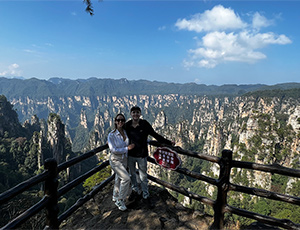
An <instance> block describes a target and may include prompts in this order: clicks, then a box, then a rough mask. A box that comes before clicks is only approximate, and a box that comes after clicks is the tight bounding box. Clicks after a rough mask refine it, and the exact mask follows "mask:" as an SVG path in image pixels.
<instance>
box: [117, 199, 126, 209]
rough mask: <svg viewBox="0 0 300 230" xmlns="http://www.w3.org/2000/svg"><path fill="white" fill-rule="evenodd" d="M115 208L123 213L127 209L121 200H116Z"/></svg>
mask: <svg viewBox="0 0 300 230" xmlns="http://www.w3.org/2000/svg"><path fill="white" fill-rule="evenodd" d="M115 204H116V206H117V207H118V209H120V210H121V211H125V210H126V209H127V207H126V205H125V203H124V201H123V200H117V201H116V202H115Z"/></svg>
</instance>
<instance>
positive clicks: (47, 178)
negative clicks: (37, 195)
mask: <svg viewBox="0 0 300 230" xmlns="http://www.w3.org/2000/svg"><path fill="white" fill-rule="evenodd" d="M149 144H150V145H152V146H156V147H158V146H163V145H161V144H159V143H158V142H155V141H150V142H149ZM167 147H169V148H171V149H173V150H175V151H176V152H177V153H179V154H182V155H185V156H188V157H195V158H198V159H202V160H206V161H210V162H212V163H217V164H218V165H219V166H220V172H219V178H218V179H215V178H211V177H208V176H205V175H203V174H200V173H197V172H193V171H190V170H188V169H186V168H182V167H179V168H178V169H176V170H175V171H176V172H178V173H181V174H184V175H186V176H189V177H192V178H195V179H198V180H201V181H204V182H207V183H209V184H211V185H214V186H216V187H217V191H218V192H217V199H216V200H213V199H211V198H208V197H204V196H200V195H198V194H195V193H192V192H190V191H188V190H187V189H186V188H184V187H180V186H177V185H173V184H171V183H169V182H166V181H163V180H160V179H158V178H155V177H153V176H151V175H148V178H149V179H150V180H151V181H153V182H155V183H157V184H160V185H162V186H164V187H166V188H169V189H171V190H173V191H176V192H178V193H181V194H183V195H185V196H187V197H189V198H191V199H195V200H197V201H200V202H202V203H204V204H207V205H210V206H211V207H213V209H214V222H213V224H212V226H211V229H223V228H224V214H225V213H226V212H227V213H232V214H236V215H239V216H244V217H247V218H251V219H254V220H257V221H259V222H262V223H266V224H269V225H273V226H278V227H282V228H285V229H300V224H297V223H293V222H292V221H290V220H287V219H276V218H273V217H270V216H265V215H261V214H259V213H253V212H250V211H247V210H243V209H240V208H236V207H233V206H230V205H228V203H227V193H228V192H229V191H236V192H241V193H246V194H250V195H256V196H259V197H265V198H268V199H273V200H278V201H282V202H287V203H291V204H294V205H300V197H294V196H289V195H285V194H279V193H276V192H271V191H268V190H264V189H258V188H249V187H245V186H240V185H236V184H232V183H230V172H231V169H232V168H233V167H236V168H243V169H252V170H259V171H263V172H269V173H277V174H280V175H285V176H290V177H296V178H300V170H296V169H291V168H285V167H282V166H279V165H262V164H256V163H251V162H243V161H235V160H232V152H231V151H230V150H223V151H222V156H221V157H216V156H210V155H205V154H200V153H197V152H192V151H188V150H183V149H181V148H179V147H173V146H167ZM107 148H108V146H107V145H103V146H100V147H98V148H96V149H94V150H92V151H89V152H87V153H85V154H83V155H80V156H78V157H76V158H73V159H71V160H69V161H66V162H64V163H62V164H60V165H58V166H57V163H56V161H55V160H54V159H47V160H46V161H45V169H46V171H45V172H44V173H42V174H39V175H37V176H35V177H32V178H30V179H29V180H27V181H24V182H23V183H21V184H19V185H17V186H15V187H14V188H12V189H9V190H8V191H6V192H4V193H2V194H1V195H0V205H2V204H4V203H6V202H8V201H9V200H11V199H12V198H14V197H15V196H16V195H18V194H20V193H22V192H24V191H25V190H27V189H29V188H31V187H32V186H34V185H36V184H39V183H41V182H44V183H45V186H44V188H45V191H44V192H45V196H44V197H43V198H42V199H41V200H40V201H39V202H38V203H36V204H35V205H34V206H32V207H31V208H29V209H28V210H27V211H25V212H24V213H22V214H21V215H19V216H18V217H16V218H15V219H13V220H11V221H10V222H9V223H7V224H6V225H5V226H3V227H2V228H1V229H15V228H17V227H19V226H20V225H21V224H23V223H24V222H25V221H26V220H28V219H30V218H31V217H32V216H34V215H35V214H37V213H38V212H39V211H41V210H42V209H46V223H45V225H46V228H48V229H58V228H59V226H60V224H61V223H62V221H64V220H66V219H67V218H68V217H69V216H70V215H72V213H74V212H75V211H76V210H77V209H78V208H79V207H81V206H82V205H83V204H84V203H86V202H87V201H88V200H90V199H91V198H93V197H94V196H95V195H96V194H97V193H98V192H99V191H101V190H102V189H103V188H104V187H105V186H106V185H107V184H109V183H110V182H111V181H112V180H113V178H114V175H112V176H110V177H109V178H107V179H106V180H104V181H102V182H101V183H100V184H99V185H97V186H95V187H94V188H93V190H92V191H91V192H90V193H89V194H87V195H85V196H84V197H82V198H80V199H79V200H78V201H77V202H76V203H75V204H74V205H73V206H72V207H70V208H69V209H68V210H67V211H66V212H64V213H63V214H61V215H60V216H58V213H59V210H58V202H57V201H58V198H59V197H61V196H62V195H64V194H65V193H67V192H68V191H70V190H71V189H72V188H74V187H75V186H77V185H79V184H80V183H82V182H83V181H84V180H86V179H87V178H89V177H90V176H92V175H93V174H95V173H97V172H99V171H100V170H102V169H104V168H105V167H107V166H108V164H109V163H108V161H105V162H103V163H102V164H100V165H98V166H97V167H95V168H93V169H91V170H90V171H88V172H87V173H85V174H83V175H81V176H80V177H78V178H76V179H75V180H73V181H71V182H69V183H68V184H66V185H64V186H63V187H61V188H60V189H58V173H59V172H61V171H63V170H66V169H67V168H69V167H70V166H73V165H75V164H77V163H79V162H82V161H83V160H86V159H88V158H90V157H92V156H94V155H95V154H96V153H98V152H101V151H103V150H105V149H107ZM148 161H149V162H151V163H153V164H156V161H155V160H154V159H153V158H151V157H148Z"/></svg>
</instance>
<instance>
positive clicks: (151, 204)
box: [143, 197, 154, 209]
mask: <svg viewBox="0 0 300 230" xmlns="http://www.w3.org/2000/svg"><path fill="white" fill-rule="evenodd" d="M143 200H144V202H145V204H146V205H147V206H148V208H150V209H152V208H154V203H153V202H152V200H151V198H150V197H147V198H146V199H143Z"/></svg>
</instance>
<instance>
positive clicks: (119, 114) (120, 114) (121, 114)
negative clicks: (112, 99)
mask: <svg viewBox="0 0 300 230" xmlns="http://www.w3.org/2000/svg"><path fill="white" fill-rule="evenodd" d="M118 116H122V117H123V118H124V120H125V121H126V118H125V116H124V114H123V113H118V114H117V115H116V116H115V130H116V129H117V124H116V120H117V117H118Z"/></svg>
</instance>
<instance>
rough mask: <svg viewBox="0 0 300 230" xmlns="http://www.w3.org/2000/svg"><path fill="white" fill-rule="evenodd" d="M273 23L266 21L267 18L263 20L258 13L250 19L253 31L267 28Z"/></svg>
mask: <svg viewBox="0 0 300 230" xmlns="http://www.w3.org/2000/svg"><path fill="white" fill-rule="evenodd" d="M273 24H274V21H273V20H268V19H267V18H265V17H264V16H262V15H261V14H260V13H258V12H256V13H255V14H254V15H253V19H252V27H253V28H254V29H258V30H259V29H260V28H262V27H268V26H270V25H273Z"/></svg>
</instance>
